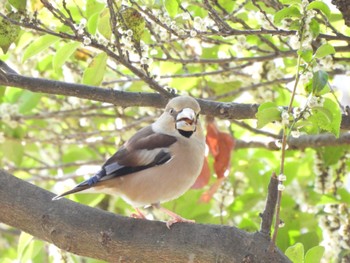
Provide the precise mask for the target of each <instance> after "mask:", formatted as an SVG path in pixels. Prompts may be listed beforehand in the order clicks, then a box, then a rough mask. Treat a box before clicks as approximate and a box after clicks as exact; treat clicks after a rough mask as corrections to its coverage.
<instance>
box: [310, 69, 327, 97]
mask: <svg viewBox="0 0 350 263" xmlns="http://www.w3.org/2000/svg"><path fill="white" fill-rule="evenodd" d="M327 83H328V74H327V72H325V71H323V70H319V71H316V72H314V74H313V77H312V93H313V94H314V95H317V96H318V95H323V94H325V93H327V92H328V91H329V88H328V89H327V87H328V86H327Z"/></svg>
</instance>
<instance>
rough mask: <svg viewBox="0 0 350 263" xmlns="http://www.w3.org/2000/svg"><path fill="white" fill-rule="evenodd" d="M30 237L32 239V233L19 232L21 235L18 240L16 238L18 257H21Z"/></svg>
mask: <svg viewBox="0 0 350 263" xmlns="http://www.w3.org/2000/svg"><path fill="white" fill-rule="evenodd" d="M32 239H33V236H32V235H30V234H28V233H26V232H23V231H22V232H21V235H20V236H19V240H18V246H17V254H18V257H19V258H22V256H23V254H24V250H25V249H26V247H27V246H28V245H29V243H30V242H31V241H32Z"/></svg>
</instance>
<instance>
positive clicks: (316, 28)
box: [310, 18, 321, 38]
mask: <svg viewBox="0 0 350 263" xmlns="http://www.w3.org/2000/svg"><path fill="white" fill-rule="evenodd" d="M310 30H311V33H312V36H313V38H316V37H318V35H319V34H320V31H321V29H320V23H319V22H317V20H316V19H314V18H313V19H311V22H310Z"/></svg>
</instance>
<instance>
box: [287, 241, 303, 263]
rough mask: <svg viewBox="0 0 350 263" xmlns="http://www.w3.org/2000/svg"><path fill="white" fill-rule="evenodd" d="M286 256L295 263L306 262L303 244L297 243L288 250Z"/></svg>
mask: <svg viewBox="0 0 350 263" xmlns="http://www.w3.org/2000/svg"><path fill="white" fill-rule="evenodd" d="M285 254H286V256H287V257H288V258H289V259H290V260H291V261H292V262H293V263H303V262H304V246H303V244H301V243H296V244H295V245H294V246H290V247H289V248H287V250H286V252H285Z"/></svg>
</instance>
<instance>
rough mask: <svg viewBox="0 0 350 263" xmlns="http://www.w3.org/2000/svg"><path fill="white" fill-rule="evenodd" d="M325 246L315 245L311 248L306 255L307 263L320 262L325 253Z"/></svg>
mask: <svg viewBox="0 0 350 263" xmlns="http://www.w3.org/2000/svg"><path fill="white" fill-rule="evenodd" d="M324 250H325V249H324V247H322V246H315V247H313V248H310V249H309V250H308V251H307V252H306V255H305V263H320V262H321V259H322V257H323V253H324Z"/></svg>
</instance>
